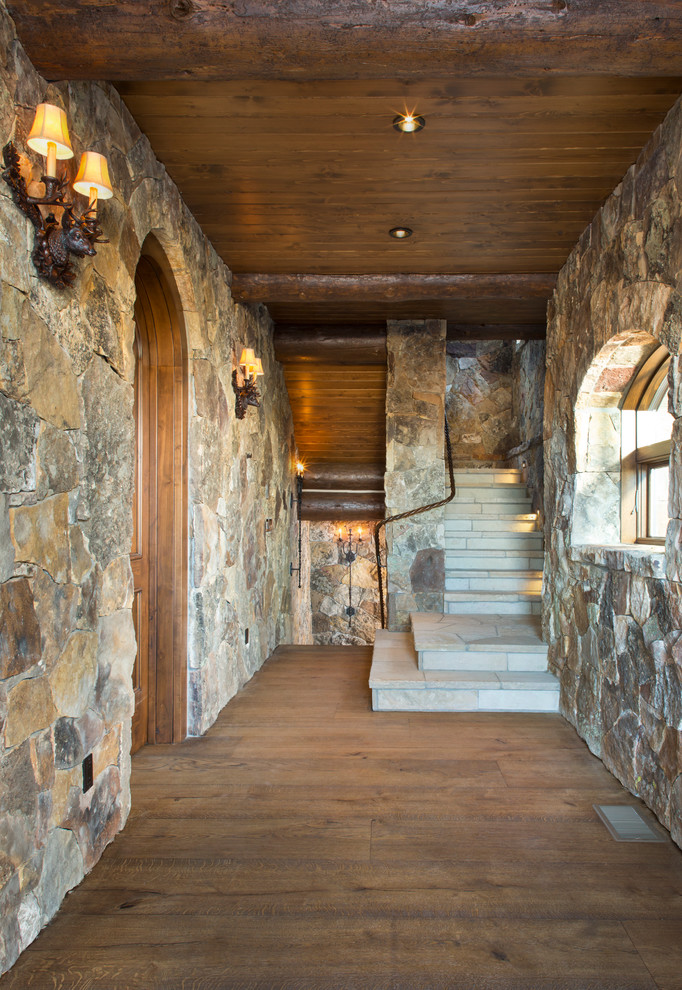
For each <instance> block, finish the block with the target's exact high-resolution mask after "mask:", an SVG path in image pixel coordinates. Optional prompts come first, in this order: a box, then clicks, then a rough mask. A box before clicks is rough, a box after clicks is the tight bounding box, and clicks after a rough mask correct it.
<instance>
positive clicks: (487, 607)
mask: <svg viewBox="0 0 682 990" xmlns="http://www.w3.org/2000/svg"><path fill="white" fill-rule="evenodd" d="M491 612H494V613H495V614H496V615H542V603H541V602H448V601H446V602H445V613H446V615H489V614H490V613H491Z"/></svg>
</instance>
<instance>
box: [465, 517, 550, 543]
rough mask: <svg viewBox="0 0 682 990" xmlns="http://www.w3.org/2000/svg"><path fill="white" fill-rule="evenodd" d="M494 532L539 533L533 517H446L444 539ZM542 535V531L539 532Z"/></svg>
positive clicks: (503, 533)
mask: <svg viewBox="0 0 682 990" xmlns="http://www.w3.org/2000/svg"><path fill="white" fill-rule="evenodd" d="M489 533H490V534H496V535H501V536H507V535H509V534H510V533H526V534H535V533H539V530H538V528H537V525H536V520H535V519H523V518H521V519H516V518H515V517H513V516H510V518H509V519H488V518H485V517H484V516H478V517H474V518H473V519H446V520H445V539H446V540H447V538H448V537H449V536H462V535H464V534H469V535H470V536H477V535H480V536H483V535H486V534H489ZM539 535H540V536H542V533H539Z"/></svg>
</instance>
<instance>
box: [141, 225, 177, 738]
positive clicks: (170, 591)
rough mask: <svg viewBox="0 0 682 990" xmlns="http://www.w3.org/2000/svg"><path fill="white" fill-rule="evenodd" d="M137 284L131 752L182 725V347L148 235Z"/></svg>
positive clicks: (161, 260) (163, 268)
mask: <svg viewBox="0 0 682 990" xmlns="http://www.w3.org/2000/svg"><path fill="white" fill-rule="evenodd" d="M145 249H149V254H147V253H145V254H144V255H143V256H142V257H141V258H140V262H139V264H138V267H137V272H136V276H135V288H136V290H137V298H136V302H135V352H136V358H137V360H136V366H135V400H134V408H135V427H136V430H135V433H136V449H137V458H136V470H135V500H134V508H133V546H132V552H131V555H130V560H131V565H132V569H133V580H134V588H135V595H134V604H133V619H134V622H135V631H136V635H137V644H138V648H137V657H136V660H135V668H134V671H133V688H134V691H135V714H134V715H133V726H132V752H135V751H136V750H138V749H140V747H141V746H144V745H145V744H146V743H162V742H163V743H168V742H177V741H178V740H180V739H184V738H185V735H186V732H187V714H186V708H187V691H186V682H187V648H186V641H187V432H186V422H187V357H186V348H185V341H184V332H183V325H182V315H181V310H180V307H179V305H178V303H177V299H176V297H175V294H174V292H173V291H172V278H170V277H169V275H168V274H167V265H166V263H165V257H164V256H163V254H162V252H161V249H160V248H159V247H158V245H156V243H155V242H154V243H146V244H145Z"/></svg>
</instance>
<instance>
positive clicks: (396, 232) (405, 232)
mask: <svg viewBox="0 0 682 990" xmlns="http://www.w3.org/2000/svg"><path fill="white" fill-rule="evenodd" d="M389 234H390V235H391V237H395V239H396V240H398V241H404V240H405V238H406V237H412V234H413V231H412V230H411V229H410V228H409V227H392V228H391V230H389Z"/></svg>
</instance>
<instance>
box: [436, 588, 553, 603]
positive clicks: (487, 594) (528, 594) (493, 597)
mask: <svg viewBox="0 0 682 990" xmlns="http://www.w3.org/2000/svg"><path fill="white" fill-rule="evenodd" d="M445 601H446V602H468V601H472V602H480V601H484V602H496V601H499V602H541V601H542V592H541V591H524V590H523V589H520V590H518V591H504V590H503V591H486V590H485V589H484V590H483V591H476V590H474V589H472V590H471V591H469V590H468V589H466V588H465V589H463V590H461V591H446V592H445Z"/></svg>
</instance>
